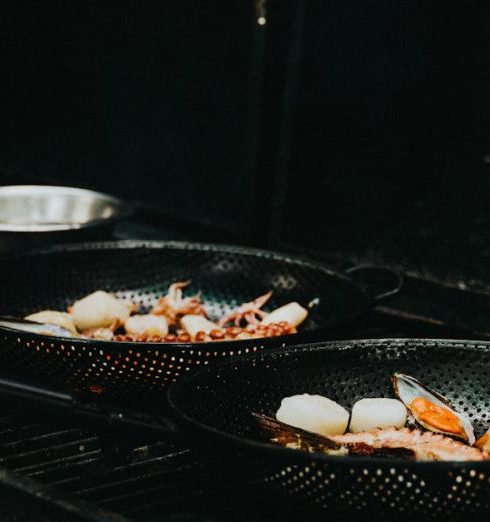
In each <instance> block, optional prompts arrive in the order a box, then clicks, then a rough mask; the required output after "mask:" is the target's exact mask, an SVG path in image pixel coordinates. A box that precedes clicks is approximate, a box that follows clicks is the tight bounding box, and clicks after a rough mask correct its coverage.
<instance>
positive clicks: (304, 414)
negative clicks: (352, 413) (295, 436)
mask: <svg viewBox="0 0 490 522" xmlns="http://www.w3.org/2000/svg"><path fill="white" fill-rule="evenodd" d="M276 419H277V420H278V421H280V422H284V423H285V424H288V425H290V426H294V427H296V428H301V429H303V430H306V431H310V432H312V433H317V434H319V435H332V434H338V433H345V430H346V429H347V424H348V423H349V412H348V411H347V410H346V409H345V408H342V406H340V404H337V403H336V402H334V401H332V400H330V399H327V398H326V397H322V396H321V395H308V394H307V393H304V394H303V395H293V396H292V397H286V398H284V399H283V400H282V401H281V406H280V408H279V409H278V410H277V413H276Z"/></svg>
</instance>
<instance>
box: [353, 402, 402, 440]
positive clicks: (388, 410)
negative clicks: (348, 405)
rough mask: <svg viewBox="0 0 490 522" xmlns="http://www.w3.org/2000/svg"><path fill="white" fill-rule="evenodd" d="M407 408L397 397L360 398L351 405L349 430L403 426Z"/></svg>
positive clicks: (358, 430) (355, 431) (354, 431)
mask: <svg viewBox="0 0 490 522" xmlns="http://www.w3.org/2000/svg"><path fill="white" fill-rule="evenodd" d="M406 422H407V409H406V408H405V405H404V404H403V402H401V401H399V400H397V399H361V400H360V401H357V402H356V403H355V404H354V406H353V407H352V413H351V419H350V424H349V431H350V432H352V433H357V432H360V431H370V430H374V429H375V428H390V427H394V428H403V427H404V426H405V423H406Z"/></svg>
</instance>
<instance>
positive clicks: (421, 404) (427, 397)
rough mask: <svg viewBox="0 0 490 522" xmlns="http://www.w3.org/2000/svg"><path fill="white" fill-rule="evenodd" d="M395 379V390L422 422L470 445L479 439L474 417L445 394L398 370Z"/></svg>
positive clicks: (393, 377) (417, 419)
mask: <svg viewBox="0 0 490 522" xmlns="http://www.w3.org/2000/svg"><path fill="white" fill-rule="evenodd" d="M391 380H392V384H393V389H394V391H395V394H396V395H397V397H398V398H399V399H400V400H401V401H402V402H403V404H405V406H406V407H407V409H408V410H409V411H410V413H411V414H412V416H413V418H414V419H415V421H416V422H417V423H418V424H419V425H420V426H422V427H423V428H425V429H426V430H430V431H433V432H435V433H441V434H443V435H447V436H450V437H454V438H457V439H461V440H463V441H464V442H466V443H467V444H470V445H473V444H474V443H475V435H474V432H473V426H472V425H471V422H470V420H469V419H468V418H467V417H465V416H464V415H462V414H461V413H458V412H457V411H455V410H454V409H453V408H452V407H451V404H450V403H449V401H448V400H447V399H446V398H445V397H443V396H442V395H440V394H439V393H437V392H435V391H434V390H431V389H430V388H427V386H424V385H423V384H422V383H420V382H419V381H418V380H417V379H415V378H413V377H410V376H409V375H404V374H402V373H395V374H393V376H392V378H391Z"/></svg>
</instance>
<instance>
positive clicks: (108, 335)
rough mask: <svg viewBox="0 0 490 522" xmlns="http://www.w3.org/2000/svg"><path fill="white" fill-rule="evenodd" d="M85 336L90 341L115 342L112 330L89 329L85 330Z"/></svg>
mask: <svg viewBox="0 0 490 522" xmlns="http://www.w3.org/2000/svg"><path fill="white" fill-rule="evenodd" d="M83 335H84V336H85V337H90V339H98V340H100V341H113V340H114V331H113V330H112V328H87V329H86V330H83Z"/></svg>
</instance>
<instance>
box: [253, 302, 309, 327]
mask: <svg viewBox="0 0 490 522" xmlns="http://www.w3.org/2000/svg"><path fill="white" fill-rule="evenodd" d="M307 316H308V311H307V310H306V308H303V307H302V306H301V305H299V304H298V303H296V302H294V301H293V302H292V303H288V304H286V305H284V306H281V307H279V308H276V309H275V310H273V311H272V312H271V313H270V314H267V315H266V316H265V317H264V318H263V319H262V324H271V323H280V322H282V321H285V322H286V323H288V324H290V325H292V326H294V327H295V328H296V327H297V326H299V325H300V324H301V323H302V322H303V321H304V320H305V319H306V318H307Z"/></svg>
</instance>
